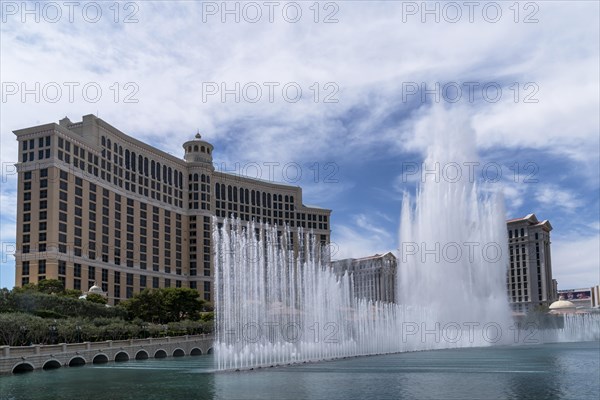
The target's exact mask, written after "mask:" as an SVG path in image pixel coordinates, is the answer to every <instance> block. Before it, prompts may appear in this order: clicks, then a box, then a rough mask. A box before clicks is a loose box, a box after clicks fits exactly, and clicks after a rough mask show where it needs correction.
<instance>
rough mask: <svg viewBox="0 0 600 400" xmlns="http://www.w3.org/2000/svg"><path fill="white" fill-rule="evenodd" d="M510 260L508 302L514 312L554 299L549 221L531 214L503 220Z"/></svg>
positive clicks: (545, 303)
mask: <svg viewBox="0 0 600 400" xmlns="http://www.w3.org/2000/svg"><path fill="white" fill-rule="evenodd" d="M506 226H507V229H508V250H509V257H510V263H509V267H508V273H507V277H506V285H507V289H508V299H509V303H510V305H511V307H512V309H513V311H514V312H517V313H527V312H528V311H533V310H535V309H536V308H538V307H544V306H549V305H550V304H551V303H552V302H554V301H555V300H557V293H556V281H555V280H553V279H552V259H551V257H550V231H551V230H552V225H550V222H549V221H547V220H546V221H541V222H540V221H538V219H537V218H536V216H535V214H529V215H527V216H526V217H523V218H516V219H511V220H509V221H507V222H506Z"/></svg>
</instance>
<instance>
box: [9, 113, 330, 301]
mask: <svg viewBox="0 0 600 400" xmlns="http://www.w3.org/2000/svg"><path fill="white" fill-rule="evenodd" d="M14 133H15V135H16V136H17V140H18V142H19V162H18V163H17V164H16V167H17V172H18V209H17V243H16V252H15V259H16V280H15V282H16V286H22V285H25V284H27V283H37V282H38V281H40V280H42V279H58V280H60V281H62V282H63V283H64V285H65V288H67V289H78V290H83V291H86V290H87V289H88V288H90V287H91V286H93V285H94V282H97V283H98V285H99V286H101V288H102V291H103V292H106V293H107V295H108V300H109V304H116V303H118V302H119V301H120V300H122V299H127V298H130V297H132V296H133V295H134V294H135V293H137V292H139V291H141V290H143V289H144V288H164V287H190V288H193V289H197V290H198V291H199V292H200V295H201V297H202V298H203V299H205V300H208V301H212V300H213V296H214V288H213V284H212V283H213V270H214V269H213V267H214V265H213V262H214V255H213V250H212V246H211V244H212V218H213V217H217V220H222V219H223V218H225V217H237V218H240V219H241V220H243V221H252V220H255V221H257V222H261V223H268V224H272V225H278V226H281V227H283V226H284V225H286V224H287V225H288V226H289V227H290V228H291V231H292V232H296V231H297V230H298V229H299V228H305V229H306V230H309V231H312V234H313V235H315V240H318V241H319V242H320V243H322V244H326V243H329V239H330V233H331V230H330V214H331V211H330V210H326V209H321V208H316V207H307V206H305V205H303V204H302V189H301V188H300V187H297V186H291V185H286V184H281V183H275V182H270V181H262V180H257V179H251V178H247V177H243V176H239V175H235V174H231V173H225V172H220V171H218V170H215V168H214V165H213V146H212V145H211V144H210V143H208V142H206V141H205V140H203V139H202V138H201V136H200V135H199V134H197V135H196V136H195V138H193V139H192V140H189V141H187V142H185V143H184V144H183V149H184V157H183V159H181V158H178V157H175V156H173V155H171V154H168V153H166V152H164V151H161V150H159V149H156V148H154V147H152V146H149V145H147V144H145V143H143V142H141V141H139V140H136V139H134V138H132V137H130V136H128V135H126V134H124V133H123V132H121V131H119V130H118V129H117V128H115V127H113V126H111V125H109V124H108V123H106V122H105V121H103V120H102V119H99V118H97V117H95V116H94V115H85V116H84V117H83V119H82V121H81V122H75V123H73V122H71V121H70V120H69V119H68V118H66V117H65V118H64V119H62V120H61V121H60V122H59V124H56V123H49V124H45V125H40V126H35V127H31V128H25V129H20V130H17V131H14Z"/></svg>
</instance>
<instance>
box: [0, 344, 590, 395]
mask: <svg viewBox="0 0 600 400" xmlns="http://www.w3.org/2000/svg"><path fill="white" fill-rule="evenodd" d="M598 393H600V345H599V344H598V343H590V342H586V343H560V344H544V345H537V346H529V347H525V346H520V347H496V348H492V347H490V348H477V349H459V350H437V351H427V352H414V353H403V354H393V355H383V356H371V357H360V358H351V359H344V360H335V361H328V362H321V363H314V364H302V365H295V366H288V367H278V368H267V369H261V370H255V371H245V372H219V373H215V372H214V370H213V359H212V356H200V357H185V358H169V359H162V360H144V361H129V362H126V363H118V364H114V363H111V364H105V365H101V366H95V365H94V366H91V365H90V366H85V367H79V368H60V369H57V370H51V371H35V372H32V373H28V374H22V375H8V376H2V377H0V399H2V400H4V399H33V400H35V399H53V400H54V399H82V398H94V399H103V400H113V399H161V400H162V399H244V400H246V399H278V400H298V399H331V400H337V399H339V400H354V399H356V400H359V399H360V400H362V399H369V400H373V399H577V400H581V399H597V398H598Z"/></svg>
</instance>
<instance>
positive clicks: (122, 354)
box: [115, 350, 129, 362]
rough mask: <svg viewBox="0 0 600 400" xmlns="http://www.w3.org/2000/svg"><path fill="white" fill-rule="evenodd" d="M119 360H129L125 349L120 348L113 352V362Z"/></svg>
mask: <svg viewBox="0 0 600 400" xmlns="http://www.w3.org/2000/svg"><path fill="white" fill-rule="evenodd" d="M121 361H129V354H127V352H126V351H123V350H121V351H119V352H118V353H117V354H115V362H121Z"/></svg>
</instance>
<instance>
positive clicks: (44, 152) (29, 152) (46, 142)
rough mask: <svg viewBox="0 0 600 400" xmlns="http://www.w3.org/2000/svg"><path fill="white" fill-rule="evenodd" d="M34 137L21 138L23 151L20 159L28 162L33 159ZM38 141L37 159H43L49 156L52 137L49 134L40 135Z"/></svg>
mask: <svg viewBox="0 0 600 400" xmlns="http://www.w3.org/2000/svg"><path fill="white" fill-rule="evenodd" d="M35 142H36V140H35V139H29V140H23V152H22V157H21V161H22V162H29V161H35ZM37 142H38V146H37V147H38V158H37V159H38V160H44V159H46V158H50V146H51V144H52V138H51V137H50V136H44V137H40V138H38V140H37Z"/></svg>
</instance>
